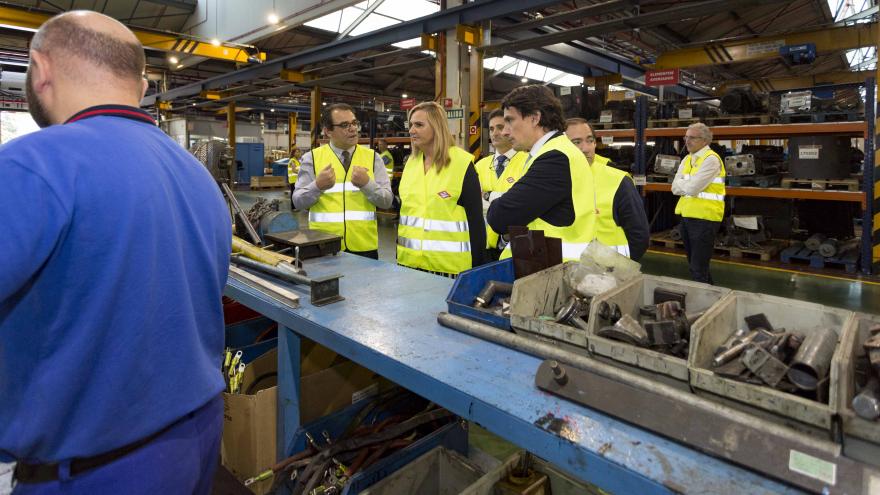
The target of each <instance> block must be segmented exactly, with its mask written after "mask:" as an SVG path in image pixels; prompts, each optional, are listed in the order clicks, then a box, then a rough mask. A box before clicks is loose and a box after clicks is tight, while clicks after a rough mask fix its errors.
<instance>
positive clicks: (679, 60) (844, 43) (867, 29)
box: [653, 23, 877, 69]
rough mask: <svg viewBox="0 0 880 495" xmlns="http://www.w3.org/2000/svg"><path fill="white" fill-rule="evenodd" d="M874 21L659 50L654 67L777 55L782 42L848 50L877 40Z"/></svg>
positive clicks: (698, 65) (753, 59)
mask: <svg viewBox="0 0 880 495" xmlns="http://www.w3.org/2000/svg"><path fill="white" fill-rule="evenodd" d="M876 40H877V23H862V24H855V25H853V26H845V27H833V28H827V29H816V30H812V31H803V32H798V33H789V34H780V35H776V36H762V37H759V38H748V39H743V40H738V41H730V42H722V43H701V44H700V46H695V47H692V48H683V49H680V50H673V51H670V52H666V53H663V54H662V55H660V56H659V57H657V61H656V62H655V63H654V65H653V67H654V68H655V69H676V68H677V69H683V68H687V67H700V66H705V65H716V64H731V63H738V62H751V61H755V60H767V59H772V58H776V57H779V49H780V48H781V47H783V46H786V45H799V44H802V43H813V44H815V45H816V51H818V52H834V51H841V50H851V49H854V48H861V47H865V46H874V45H875V44H876V43H877V41H876Z"/></svg>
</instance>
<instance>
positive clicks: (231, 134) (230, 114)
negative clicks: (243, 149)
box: [226, 101, 235, 149]
mask: <svg viewBox="0 0 880 495" xmlns="http://www.w3.org/2000/svg"><path fill="white" fill-rule="evenodd" d="M226 142H227V143H228V144H229V146H232V148H233V149H234V148H235V102H234V101H230V102H229V104H228V105H226Z"/></svg>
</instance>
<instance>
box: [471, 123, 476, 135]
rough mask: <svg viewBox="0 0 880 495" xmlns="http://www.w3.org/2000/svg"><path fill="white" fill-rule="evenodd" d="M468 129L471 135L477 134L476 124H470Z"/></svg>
mask: <svg viewBox="0 0 880 495" xmlns="http://www.w3.org/2000/svg"><path fill="white" fill-rule="evenodd" d="M470 131H471V136H476V135H477V126H475V125H472V126H471V129H470Z"/></svg>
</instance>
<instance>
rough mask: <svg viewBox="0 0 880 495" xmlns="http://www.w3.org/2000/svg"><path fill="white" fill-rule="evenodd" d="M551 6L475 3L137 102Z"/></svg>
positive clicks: (542, 2) (539, 0)
mask: <svg viewBox="0 0 880 495" xmlns="http://www.w3.org/2000/svg"><path fill="white" fill-rule="evenodd" d="M555 3H559V0H505V1H504V2H498V1H496V0H478V1H476V2H472V3H467V4H464V5H461V6H459V7H453V8H451V9H446V10H441V11H440V12H437V13H435V14H431V15H427V16H424V17H419V18H417V19H413V20H411V21H406V22H402V23H400V24H395V25H393V26H388V27H386V28H383V29H377V30H376V31H371V32H369V33H366V34H362V35H359V36H354V37H349V38H344V39H341V40H336V41H333V42H330V43H327V44H324V45H320V46H316V47H313V48H309V49H307V50H303V51H301V52H298V53H295V54H292V55H286V56H284V57H278V58H275V59H272V60H270V61H268V62H266V63H265V64H262V65H259V66H251V67H247V68H244V69H239V70H237V71H235V72H230V73H229V74H223V75H220V76H216V77H212V78H209V79H205V80H203V81H199V82H196V83H193V84H188V85H186V86H181V87H179V88H174V89H172V90H169V91H165V92H162V93H159V94H155V95H150V96H147V97H145V98H144V99H143V100H142V101H141V106H150V105H154V104H155V103H156V102H157V101H170V100H175V99H177V98H184V97H187V96H195V95H197V94H199V93H201V92H202V91H204V90H212V89H220V88H223V87H226V86H229V85H231V84H235V83H238V82H242V81H252V80H255V79H259V78H265V77H277V75H278V74H279V72H280V71H281V70H282V69H301V68H302V67H303V66H306V65H309V64H314V63H318V62H324V61H327V60H332V59H334V58H336V57H347V56H350V55H351V54H352V53H357V52H360V51H364V50H368V49H371V48H376V47H379V46H385V45H390V44H393V43H397V42H400V41H405V40H408V39H412V38H418V37H419V36H421V35H422V34H423V33H439V32H442V31H446V30H448V29H453V28H455V26H457V25H459V24H474V23H478V22H480V21H483V20H486V19H492V18H496V17H500V16H504V15H509V14H511V13H514V12H521V11H523V10H533V9H538V8H541V7H545V6H547V5H553V4H555Z"/></svg>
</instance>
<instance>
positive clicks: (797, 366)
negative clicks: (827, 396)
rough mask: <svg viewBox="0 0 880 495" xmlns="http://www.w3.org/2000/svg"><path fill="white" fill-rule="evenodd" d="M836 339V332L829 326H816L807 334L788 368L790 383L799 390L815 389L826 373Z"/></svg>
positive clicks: (835, 346) (829, 365)
mask: <svg viewBox="0 0 880 495" xmlns="http://www.w3.org/2000/svg"><path fill="white" fill-rule="evenodd" d="M837 340H838V336H837V332H835V331H834V330H832V329H830V328H817V329H816V330H815V331H814V332H812V333H810V334H808V335H807V336H806V337H805V338H804V343H803V344H801V346H800V348H799V349H798V352H797V354H795V356H794V360H793V361H792V363H791V367H790V368H789V370H788V379H789V380H790V381H791V383H793V384H794V385H795V386H796V387H797V388H799V389H801V390H816V388H818V386H819V382H820V381H822V380H824V379H825V377H826V376H827V375H828V369H829V368H830V367H831V357H832V356H834V350H835V349H837Z"/></svg>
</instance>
